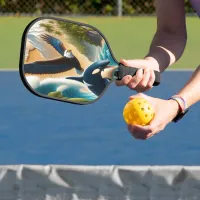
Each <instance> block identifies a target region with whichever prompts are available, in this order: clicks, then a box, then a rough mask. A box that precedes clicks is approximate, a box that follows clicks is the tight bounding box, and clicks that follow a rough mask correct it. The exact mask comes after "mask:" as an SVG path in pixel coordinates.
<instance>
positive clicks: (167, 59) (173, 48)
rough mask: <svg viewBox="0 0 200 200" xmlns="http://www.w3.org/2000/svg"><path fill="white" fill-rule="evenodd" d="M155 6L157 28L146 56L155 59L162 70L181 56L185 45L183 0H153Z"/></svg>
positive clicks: (185, 31)
mask: <svg viewBox="0 0 200 200" xmlns="http://www.w3.org/2000/svg"><path fill="white" fill-rule="evenodd" d="M155 7H156V16H157V30H156V33H155V35H154V38H153V40H152V43H151V45H150V49H149V53H148V55H147V57H153V58H154V59H153V60H157V62H158V64H159V69H160V72H163V71H164V70H165V69H166V68H167V67H168V66H170V65H172V64H173V63H175V62H176V61H177V60H178V59H179V58H180V57H181V56H182V54H183V52H184V49H185V46H186V41H187V30H186V19H185V8H184V0H176V1H175V0H167V1H166V0H155ZM148 59H149V58H148Z"/></svg>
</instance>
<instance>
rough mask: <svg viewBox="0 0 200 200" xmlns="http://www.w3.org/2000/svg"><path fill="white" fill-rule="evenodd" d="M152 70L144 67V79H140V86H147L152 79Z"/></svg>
mask: <svg viewBox="0 0 200 200" xmlns="http://www.w3.org/2000/svg"><path fill="white" fill-rule="evenodd" d="M150 75H151V74H150V71H149V69H144V74H143V79H142V80H141V81H140V83H139V84H138V86H137V87H138V88H146V86H147V84H148V82H149V79H150Z"/></svg>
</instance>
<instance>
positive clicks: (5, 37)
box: [0, 17, 200, 69]
mask: <svg viewBox="0 0 200 200" xmlns="http://www.w3.org/2000/svg"><path fill="white" fill-rule="evenodd" d="M65 18H67V17H65ZM33 19H34V18H31V17H26V18H25V17H0V25H1V31H0V44H1V63H0V68H4V69H11V68H15V69H18V66H19V55H20V44H21V36H22V33H23V30H24V29H25V27H26V25H27V24H28V23H29V22H30V21H31V20H33ZM67 19H71V20H74V21H79V22H84V23H88V24H91V25H93V26H95V27H97V28H98V29H99V30H100V31H101V32H102V33H103V34H104V35H105V36H106V38H107V39H108V41H109V43H110V46H111V49H112V50H113V53H114V55H115V57H116V58H117V59H118V60H119V59H120V58H124V59H134V58H142V57H144V56H145V54H146V53H147V51H148V48H149V45H150V42H151V40H152V37H153V35H154V32H155V29H156V18H155V17H125V18H117V17H105V18H104V17H82V18H81V17H79V18H67ZM198 26H200V25H199V19H198V18H197V17H187V29H188V42H187V46H186V49H185V52H184V55H183V56H182V58H181V59H180V60H179V61H178V62H177V63H176V64H175V65H173V66H172V67H171V69H173V68H195V67H197V66H198V65H199V64H200V51H199V46H200V42H199V41H200V40H199V38H200V28H198Z"/></svg>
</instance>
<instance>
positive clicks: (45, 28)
mask: <svg viewBox="0 0 200 200" xmlns="http://www.w3.org/2000/svg"><path fill="white" fill-rule="evenodd" d="M137 70H138V68H134V67H126V66H124V65H122V64H121V63H119V62H117V61H116V59H115V58H114V56H113V54H112V51H111V48H110V46H109V44H108V42H107V40H106V38H105V37H104V35H103V34H102V33H101V32H100V31H99V30H98V29H96V28H94V27H92V26H90V25H87V24H83V23H79V22H74V21H69V20H64V19H58V18H53V17H40V18H37V19H35V20H33V21H32V22H31V23H29V24H28V26H27V27H26V29H25V31H24V33H23V37H22V44H21V55H20V66H19V71H20V76H21V79H22V81H23V83H24V85H25V86H26V88H27V89H28V90H29V91H30V92H32V93H33V94H35V95H37V96H39V97H43V98H48V99H53V100H57V101H64V102H68V103H74V104H80V105H86V104H90V103H94V102H96V101H97V100H98V99H99V98H100V97H101V96H102V95H103V93H104V92H105V91H106V89H107V88H108V86H109V85H110V84H111V83H112V82H113V81H115V80H121V79H122V78H123V77H124V76H126V75H131V76H134V75H135V74H136V72H137ZM155 77H156V79H155V82H154V86H157V85H159V84H160V73H159V72H158V71H155Z"/></svg>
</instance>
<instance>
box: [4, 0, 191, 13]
mask: <svg viewBox="0 0 200 200" xmlns="http://www.w3.org/2000/svg"><path fill="white" fill-rule="evenodd" d="M185 7H186V11H187V13H193V10H192V8H191V6H190V4H189V2H188V0H185ZM154 13H155V8H154V1H153V0H73V1H72V0H0V14H1V15H107V16H109V15H110V16H116V15H118V16H121V15H140V14H142V15H144V14H146V15H152V14H154Z"/></svg>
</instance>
